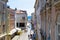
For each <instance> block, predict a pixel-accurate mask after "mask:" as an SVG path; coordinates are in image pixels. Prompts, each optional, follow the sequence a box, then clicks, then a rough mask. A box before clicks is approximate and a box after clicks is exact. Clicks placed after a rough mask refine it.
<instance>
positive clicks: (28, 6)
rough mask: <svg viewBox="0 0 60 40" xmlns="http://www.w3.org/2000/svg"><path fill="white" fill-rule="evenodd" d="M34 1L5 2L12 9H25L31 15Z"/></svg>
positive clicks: (11, 0) (13, 0)
mask: <svg viewBox="0 0 60 40" xmlns="http://www.w3.org/2000/svg"><path fill="white" fill-rule="evenodd" d="M34 3H35V0H9V2H8V3H7V4H8V5H9V6H10V7H11V8H13V9H15V8H17V9H18V10H20V9H21V10H26V11H27V13H28V16H31V13H32V12H34Z"/></svg>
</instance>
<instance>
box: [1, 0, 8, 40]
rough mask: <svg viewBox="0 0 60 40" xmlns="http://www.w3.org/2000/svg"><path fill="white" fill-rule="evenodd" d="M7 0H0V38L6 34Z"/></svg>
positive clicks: (2, 38) (3, 37) (2, 39)
mask: <svg viewBox="0 0 60 40" xmlns="http://www.w3.org/2000/svg"><path fill="white" fill-rule="evenodd" d="M7 2H8V0H0V40H5V36H6V29H7V28H6V13H7V12H6V8H7Z"/></svg>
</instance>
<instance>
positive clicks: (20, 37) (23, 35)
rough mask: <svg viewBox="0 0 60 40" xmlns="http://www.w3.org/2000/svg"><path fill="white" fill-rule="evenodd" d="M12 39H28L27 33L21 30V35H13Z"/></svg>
mask: <svg viewBox="0 0 60 40" xmlns="http://www.w3.org/2000/svg"><path fill="white" fill-rule="evenodd" d="M12 40H29V39H28V33H27V32H23V33H22V34H21V35H17V36H15V37H14V38H13V39H12Z"/></svg>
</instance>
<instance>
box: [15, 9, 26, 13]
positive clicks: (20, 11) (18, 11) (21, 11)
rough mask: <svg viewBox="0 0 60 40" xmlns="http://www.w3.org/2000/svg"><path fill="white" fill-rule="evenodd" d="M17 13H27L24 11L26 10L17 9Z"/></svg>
mask: <svg viewBox="0 0 60 40" xmlns="http://www.w3.org/2000/svg"><path fill="white" fill-rule="evenodd" d="M16 13H17V14H27V13H26V11H24V10H16Z"/></svg>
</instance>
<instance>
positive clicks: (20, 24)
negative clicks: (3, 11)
mask: <svg viewBox="0 0 60 40" xmlns="http://www.w3.org/2000/svg"><path fill="white" fill-rule="evenodd" d="M17 27H19V28H20V27H25V23H17Z"/></svg>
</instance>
